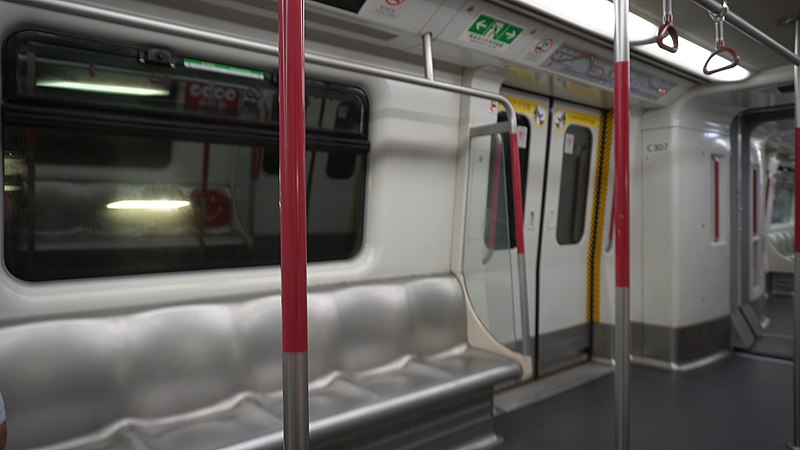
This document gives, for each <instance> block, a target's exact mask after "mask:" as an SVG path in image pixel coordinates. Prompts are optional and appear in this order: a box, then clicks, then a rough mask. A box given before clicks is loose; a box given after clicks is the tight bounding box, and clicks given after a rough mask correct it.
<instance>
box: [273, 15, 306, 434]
mask: <svg viewBox="0 0 800 450" xmlns="http://www.w3.org/2000/svg"><path fill="white" fill-rule="evenodd" d="M278 50H279V51H278V99H279V104H280V116H279V117H280V120H279V133H280V134H279V143H280V213H281V300H282V314H283V448H284V449H286V450H305V449H308V317H307V313H308V311H307V307H308V305H307V302H308V285H307V278H306V277H307V270H306V264H307V259H306V257H307V254H306V192H305V190H306V180H305V174H306V158H305V155H306V107H305V86H306V79H305V60H304V58H305V1H304V0H299V1H298V0H280V4H279V7H278Z"/></svg>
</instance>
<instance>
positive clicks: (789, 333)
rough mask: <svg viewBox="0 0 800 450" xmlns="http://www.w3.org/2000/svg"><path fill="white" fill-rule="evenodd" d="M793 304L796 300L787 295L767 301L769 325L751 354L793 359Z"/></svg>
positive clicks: (754, 345) (751, 350)
mask: <svg viewBox="0 0 800 450" xmlns="http://www.w3.org/2000/svg"><path fill="white" fill-rule="evenodd" d="M793 302H794V298H793V297H791V296H786V295H782V296H781V295H779V296H774V297H772V298H770V299H769V300H768V301H767V317H768V318H769V325H767V328H766V329H765V330H764V335H763V336H761V337H760V338H759V339H758V340H757V341H756V343H755V344H753V348H751V349H750V352H751V353H754V354H757V355H764V356H773V357H776V358H783V359H788V360H791V359H792V358H793V356H792V352H793V349H794V325H793V324H792V321H793V311H794V307H793Z"/></svg>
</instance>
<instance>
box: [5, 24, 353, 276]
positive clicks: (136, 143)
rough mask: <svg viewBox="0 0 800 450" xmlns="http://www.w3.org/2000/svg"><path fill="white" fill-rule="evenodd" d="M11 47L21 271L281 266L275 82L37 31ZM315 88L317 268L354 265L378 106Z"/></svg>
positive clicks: (105, 272) (12, 211)
mask: <svg viewBox="0 0 800 450" xmlns="http://www.w3.org/2000/svg"><path fill="white" fill-rule="evenodd" d="M7 45H8V46H7V48H6V52H7V53H6V56H7V58H8V57H9V55H10V56H11V57H12V61H13V62H14V64H7V65H6V69H5V70H6V72H5V74H4V75H5V78H6V80H5V82H6V84H5V90H4V100H5V102H6V108H5V110H4V112H3V125H4V128H3V143H4V191H5V212H4V220H5V237H4V238H5V247H4V248H5V260H6V266H7V267H8V269H9V271H10V272H11V273H12V274H14V275H15V276H17V277H19V278H21V279H25V280H32V281H37V280H58V279H69V278H83V277H97V276H111V275H124V274H138V273H154V272H169V271H183V270H198V269H216V268H229V267H243V266H255V265H272V264H278V263H279V261H280V236H279V231H280V230H279V226H280V220H279V209H278V207H279V206H278V195H279V184H278V134H277V122H278V117H277V85H276V83H275V80H274V79H273V76H272V75H271V74H270V73H268V72H263V71H258V70H251V69H244V68H238V67H233V66H229V65H224V64H218V63H211V62H204V61H200V60H196V59H188V58H182V57H178V56H175V55H172V54H171V53H170V52H168V51H165V50H152V49H150V50H148V49H137V48H132V47H126V46H121V45H113V44H108V43H98V42H93V41H86V40H80V39H75V38H69V37H63V36H56V35H52V34H46V33H38V32H24V33H21V34H19V35H17V36H15V37H13V38H12V39H10V40H9V41H8V44H7ZM158 55H161V56H158ZM306 90H307V96H308V97H307V123H308V135H307V153H306V164H307V168H308V171H307V183H308V185H307V196H308V197H307V201H308V205H307V207H308V209H307V214H308V259H309V261H310V262H313V261H327V260H336V259H345V258H349V257H352V256H353V255H355V253H356V252H357V251H358V249H359V248H360V246H361V239H362V230H363V213H364V197H365V194H364V189H365V185H366V165H367V161H366V159H367V153H368V150H369V142H368V141H367V136H366V129H367V102H366V97H365V95H364V94H363V93H362V92H361V91H359V90H357V89H355V88H352V87H346V86H340V85H336V84H331V83H325V82H320V81H309V82H308V85H307V88H306Z"/></svg>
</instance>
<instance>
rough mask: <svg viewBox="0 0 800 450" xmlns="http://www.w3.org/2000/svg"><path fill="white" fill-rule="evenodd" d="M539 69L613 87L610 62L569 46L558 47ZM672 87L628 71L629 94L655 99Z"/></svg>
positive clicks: (642, 73) (612, 73)
mask: <svg viewBox="0 0 800 450" xmlns="http://www.w3.org/2000/svg"><path fill="white" fill-rule="evenodd" d="M540 67H541V68H543V69H549V70H552V71H554V72H558V73H563V74H565V75H572V76H574V77H577V78H580V79H583V80H587V81H591V82H593V83H596V84H599V85H602V86H605V87H609V88H610V87H613V86H614V63H613V62H611V61H609V60H606V59H604V58H601V57H599V56H597V55H595V54H594V53H591V52H586V51H583V50H581V49H578V48H575V47H573V46H572V45H570V44H566V43H565V44H563V45H561V46H560V47H559V48H558V49H557V50H556V51H554V52H553V53H552V54H551V55H550V57H549V58H548V59H547V60H546V61H545V62H544V63H542V64H541V66H540ZM675 86H676V83H673V82H670V81H666V80H663V79H661V78H658V77H655V76H652V75H650V74H647V73H644V72H640V71H638V70H635V69H631V94H634V95H637V96H639V97H643V98H646V99H650V100H658V99H659V98H661V97H662V96H664V95H666V94H667V93H668V92H669V91H670V90H671V89H672V88H674V87H675Z"/></svg>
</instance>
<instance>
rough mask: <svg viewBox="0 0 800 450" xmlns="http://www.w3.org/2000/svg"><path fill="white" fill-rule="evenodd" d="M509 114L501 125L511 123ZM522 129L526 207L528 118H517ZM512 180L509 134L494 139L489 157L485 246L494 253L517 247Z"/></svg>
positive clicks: (503, 114) (503, 115)
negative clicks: (494, 251)
mask: <svg viewBox="0 0 800 450" xmlns="http://www.w3.org/2000/svg"><path fill="white" fill-rule="evenodd" d="M507 121H508V114H507V113H506V112H505V111H501V112H500V113H499V114H498V116H497V122H498V123H500V122H507ZM517 129H518V130H519V164H520V169H521V170H520V172H521V178H522V204H523V205H524V204H525V186H526V184H527V178H528V151H529V149H528V147H529V145H528V140H529V138H528V133H527V131H528V130H529V129H530V122H529V121H528V118H527V117H525V116H522V115H517ZM512 183H513V179H512V177H511V143H510V141H509V137H508V134H503V135H497V136H493V137H492V153H491V157H490V158H489V187H488V192H489V195H488V196H487V199H486V221H485V222H484V223H485V224H486V228H485V232H484V235H483V236H484V243H485V244H486V246H487V247H488V248H490V249H492V250H499V249H507V248H515V247H516V246H517V235H516V225H515V222H514V188H513V184H512Z"/></svg>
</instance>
